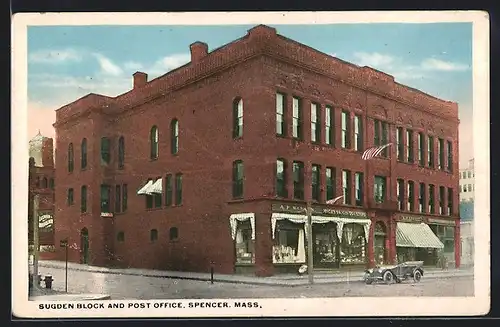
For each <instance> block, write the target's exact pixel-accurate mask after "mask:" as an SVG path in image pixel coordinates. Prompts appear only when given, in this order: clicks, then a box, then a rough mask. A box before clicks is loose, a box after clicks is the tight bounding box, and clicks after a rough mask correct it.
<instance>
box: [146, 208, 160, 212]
mask: <svg viewBox="0 0 500 327" xmlns="http://www.w3.org/2000/svg"><path fill="white" fill-rule="evenodd" d="M161 209H163V207H158V208H146V211H158V210H161Z"/></svg>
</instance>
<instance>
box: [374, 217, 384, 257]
mask: <svg viewBox="0 0 500 327" xmlns="http://www.w3.org/2000/svg"><path fill="white" fill-rule="evenodd" d="M374 236H375V238H374V247H375V251H374V255H375V263H376V264H378V265H382V264H384V262H385V242H386V234H385V228H384V226H383V225H382V224H381V223H377V224H376V225H375V232H374Z"/></svg>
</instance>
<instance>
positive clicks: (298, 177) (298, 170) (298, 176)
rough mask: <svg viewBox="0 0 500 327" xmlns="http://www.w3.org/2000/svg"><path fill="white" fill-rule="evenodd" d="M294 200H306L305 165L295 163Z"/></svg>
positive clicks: (298, 162)
mask: <svg viewBox="0 0 500 327" xmlns="http://www.w3.org/2000/svg"><path fill="white" fill-rule="evenodd" d="M293 198H294V199H297V200H304V163H303V162H300V161H294V162H293Z"/></svg>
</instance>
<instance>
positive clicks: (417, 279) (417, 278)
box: [413, 270, 422, 283]
mask: <svg viewBox="0 0 500 327" xmlns="http://www.w3.org/2000/svg"><path fill="white" fill-rule="evenodd" d="M421 279H422V273H421V272H420V270H416V271H415V272H414V273H413V281H414V282H415V283H418V282H420V280H421Z"/></svg>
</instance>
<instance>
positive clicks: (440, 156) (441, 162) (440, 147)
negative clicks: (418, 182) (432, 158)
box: [438, 138, 444, 170]
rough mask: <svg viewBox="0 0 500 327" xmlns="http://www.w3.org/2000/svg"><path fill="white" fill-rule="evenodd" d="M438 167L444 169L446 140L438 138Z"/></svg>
mask: <svg viewBox="0 0 500 327" xmlns="http://www.w3.org/2000/svg"><path fill="white" fill-rule="evenodd" d="M438 169H440V170H444V140H443V139H441V138H440V139H438Z"/></svg>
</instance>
